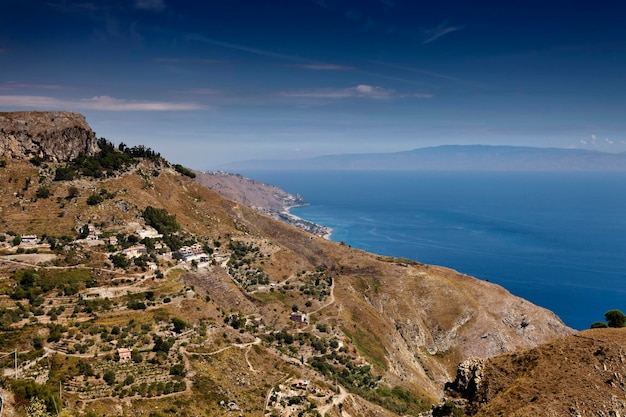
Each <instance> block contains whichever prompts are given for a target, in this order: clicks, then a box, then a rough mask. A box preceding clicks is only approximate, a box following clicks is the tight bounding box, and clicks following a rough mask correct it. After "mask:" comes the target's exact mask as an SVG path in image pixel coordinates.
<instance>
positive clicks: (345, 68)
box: [296, 64, 354, 71]
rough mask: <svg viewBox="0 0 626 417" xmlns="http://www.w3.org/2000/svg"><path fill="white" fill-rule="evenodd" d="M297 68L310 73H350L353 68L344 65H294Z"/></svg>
mask: <svg viewBox="0 0 626 417" xmlns="http://www.w3.org/2000/svg"><path fill="white" fill-rule="evenodd" d="M296 66H297V67H299V68H303V69H307V70H312V71H351V70H354V67H348V66H345V65H336V64H302V65H296Z"/></svg>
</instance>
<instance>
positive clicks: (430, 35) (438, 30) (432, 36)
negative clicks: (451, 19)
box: [422, 20, 465, 45]
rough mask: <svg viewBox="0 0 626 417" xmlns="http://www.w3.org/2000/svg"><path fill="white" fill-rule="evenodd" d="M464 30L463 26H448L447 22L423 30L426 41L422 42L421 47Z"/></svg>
mask: <svg viewBox="0 0 626 417" xmlns="http://www.w3.org/2000/svg"><path fill="white" fill-rule="evenodd" d="M464 28H465V27H464V26H448V21H447V20H446V21H444V22H442V23H441V24H439V25H438V26H435V27H434V28H430V29H426V30H424V35H425V37H426V39H425V40H424V41H423V42H422V45H426V44H427V43H431V42H434V41H436V40H437V39H439V38H441V37H442V36H444V35H447V34H448V33H452V32H457V31H459V30H463V29H464Z"/></svg>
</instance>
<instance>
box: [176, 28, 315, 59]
mask: <svg viewBox="0 0 626 417" xmlns="http://www.w3.org/2000/svg"><path fill="white" fill-rule="evenodd" d="M187 39H188V40H193V41H198V42H202V43H207V44H209V45H215V46H221V47H223V48H228V49H234V50H236V51H242V52H248V53H251V54H254V55H259V56H264V57H268V58H276V59H280V60H284V61H290V62H300V63H309V64H315V62H313V61H311V60H309V59H304V58H300V57H298V56H294V55H286V54H281V53H278V52H273V51H268V50H265V49H258V48H252V47H250V46H246V45H241V44H236V43H230V42H222V41H220V40H217V39H212V38H207V37H206V36H202V35H188V36H187Z"/></svg>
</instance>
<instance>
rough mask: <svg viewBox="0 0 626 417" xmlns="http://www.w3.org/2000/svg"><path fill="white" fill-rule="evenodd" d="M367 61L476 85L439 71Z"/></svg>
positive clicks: (372, 61)
mask: <svg viewBox="0 0 626 417" xmlns="http://www.w3.org/2000/svg"><path fill="white" fill-rule="evenodd" d="M368 62H371V63H373V64H378V65H383V66H385V67H389V68H394V69H398V70H402V71H408V72H414V73H416V74H422V75H426V76H429V77H433V78H439V79H442V80H447V81H456V82H458V83H461V84H467V85H473V86H478V85H477V84H474V83H472V82H470V81H466V80H462V79H460V78H456V77H451V76H449V75H446V74H442V73H439V72H434V71H426V70H422V69H418V68H412V67H407V66H404V65H397V64H391V63H389V62H384V61H377V60H370V61H368Z"/></svg>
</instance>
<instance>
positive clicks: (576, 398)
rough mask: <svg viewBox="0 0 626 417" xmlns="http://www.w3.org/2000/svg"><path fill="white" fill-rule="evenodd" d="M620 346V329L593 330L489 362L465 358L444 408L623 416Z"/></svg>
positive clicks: (625, 337)
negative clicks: (450, 405)
mask: <svg viewBox="0 0 626 417" xmlns="http://www.w3.org/2000/svg"><path fill="white" fill-rule="evenodd" d="M625 342H626V333H625V332H624V330H623V329H593V330H587V331H585V332H581V333H577V334H573V335H570V336H567V337H564V338H560V339H556V340H554V341H552V342H550V343H548V344H543V345H539V346H537V347H535V348H531V349H525V350H518V351H515V352H509V353H506V354H503V355H499V356H495V357H493V358H489V359H478V358H470V359H468V360H466V361H465V362H463V363H462V364H461V365H460V366H459V368H458V371H457V376H456V379H455V381H454V382H452V383H449V384H447V387H446V388H447V389H446V394H447V395H448V398H449V399H451V401H449V402H448V404H449V403H450V402H454V403H455V404H459V405H464V408H465V415H469V416H480V417H487V416H501V415H508V416H530V415H534V416H537V415H542V416H576V417H583V416H624V415H626V414H625V413H626V400H624V391H625V390H626V388H625V387H626V378H625V377H624V375H625V373H626V365H625V364H626V353H625V352H624V343H625ZM459 397H460V398H459ZM439 415H442V414H439ZM446 415H447V414H446Z"/></svg>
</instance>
